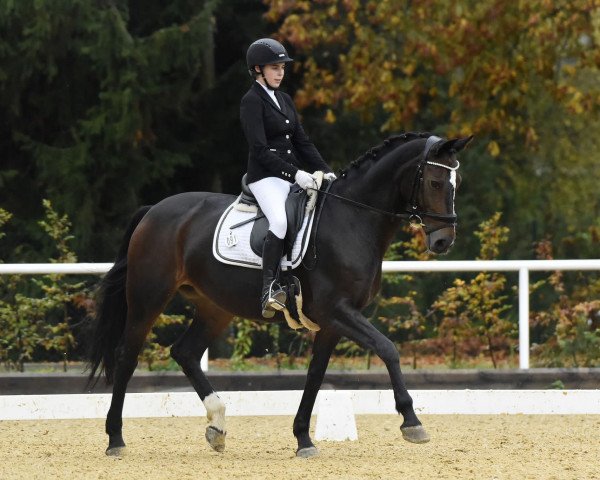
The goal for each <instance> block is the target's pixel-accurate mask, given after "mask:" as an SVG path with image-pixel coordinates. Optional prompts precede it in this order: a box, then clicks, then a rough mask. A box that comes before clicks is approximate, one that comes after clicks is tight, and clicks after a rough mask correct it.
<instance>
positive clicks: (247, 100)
mask: <svg viewBox="0 0 600 480" xmlns="http://www.w3.org/2000/svg"><path fill="white" fill-rule="evenodd" d="M292 61H293V59H291V58H290V57H289V56H288V54H287V51H286V50H285V48H284V47H283V45H281V43H279V42H278V41H276V40H272V39H270V38H261V39H260V40H257V41H255V42H254V43H253V44H252V45H250V47H249V48H248V52H247V53H246V63H247V65H248V71H249V73H250V75H251V76H252V78H254V80H255V81H254V82H253V84H252V86H251V87H250V90H248V92H247V93H246V94H245V95H244V97H243V98H242V101H241V104H240V119H241V121H242V127H243V129H244V134H245V135H246V139H247V140H248V145H249V147H250V151H249V154H248V173H247V177H246V178H247V183H248V187H249V188H250V191H251V192H252V193H253V194H254V197H255V198H256V200H257V201H258V204H259V206H260V208H261V210H262V211H263V213H264V214H265V217H267V220H268V221H269V231H268V232H267V236H266V238H265V243H264V246H263V256H262V262H263V288H262V295H261V306H262V315H263V317H265V318H271V317H273V316H274V315H275V311H277V310H282V309H283V308H284V307H285V301H286V294H285V291H284V290H283V289H282V288H281V287H280V286H279V285H278V284H277V283H276V280H277V273H278V269H279V264H280V262H281V257H282V254H283V246H284V238H285V234H286V231H287V217H286V213H285V200H286V198H287V196H288V193H289V191H290V187H291V185H292V183H293V182H294V181H295V182H296V183H297V184H298V185H299V186H300V187H302V188H303V189H305V190H306V189H307V188H309V187H312V186H313V185H314V179H313V177H312V176H311V174H310V173H313V172H315V171H317V170H321V171H324V172H325V173H326V175H325V178H327V179H328V180H333V179H334V178H335V174H333V173H332V172H331V169H330V168H329V166H328V165H327V164H326V163H325V161H324V160H323V158H322V157H321V155H320V154H319V152H318V150H317V148H316V147H315V146H314V144H313V143H312V142H311V141H310V139H309V138H308V136H307V135H306V134H305V133H304V129H303V128H302V125H301V124H300V119H299V118H298V112H297V111H296V107H295V105H294V102H293V101H292V99H291V97H290V96H289V95H288V94H286V93H283V92H281V91H279V90H278V88H279V85H280V84H281V81H282V80H283V77H284V74H285V66H286V64H287V63H290V62H292ZM309 172H310V173H309Z"/></svg>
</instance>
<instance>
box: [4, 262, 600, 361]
mask: <svg viewBox="0 0 600 480" xmlns="http://www.w3.org/2000/svg"><path fill="white" fill-rule="evenodd" d="M110 267H112V263H12V264H10V263H7V264H0V275H2V274H5V275H10V274H13V275H14V274H23V275H35V274H59V273H60V274H102V273H105V272H107V271H108V270H109V269H110ZM382 269H383V272H384V273H399V272H484V271H494V272H519V367H520V368H522V369H528V368H529V272H530V271H555V270H578V271H581V270H598V271H600V259H593V260H448V261H423V262H421V261H405V262H404V261H403V262H388V261H385V262H383V264H382ZM203 360H204V358H203ZM205 362H206V363H207V360H205ZM206 363H205V364H206ZM206 368H208V367H207V366H206Z"/></svg>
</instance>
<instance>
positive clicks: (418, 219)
mask: <svg viewBox="0 0 600 480" xmlns="http://www.w3.org/2000/svg"><path fill="white" fill-rule="evenodd" d="M440 142H443V139H442V138H440V137H436V136H435V135H432V136H431V137H429V138H428V139H427V142H426V143H425V149H424V150H423V153H422V154H421V156H420V157H421V158H420V160H419V164H418V165H417V173H416V175H415V178H414V181H413V186H412V193H411V196H410V207H409V208H408V209H406V211H405V212H402V213H394V212H388V211H386V210H381V209H379V208H376V207H372V206H371V205H367V204H365V203H360V202H357V201H355V200H351V199H349V198H346V197H342V196H341V195H336V194H335V193H331V192H329V191H326V190H321V191H320V193H324V194H325V195H329V196H332V197H335V198H339V199H340V200H344V201H345V202H348V203H351V204H353V205H356V206H357V207H361V208H364V209H366V210H371V211H372V212H375V213H379V214H380V215H385V216H387V217H391V218H393V219H395V220H406V221H408V222H410V223H411V224H413V225H419V226H421V227H423V228H424V229H425V230H426V232H427V233H428V234H429V233H432V232H435V231H436V230H441V229H442V228H445V227H446V226H445V225H442V226H440V227H437V228H433V229H428V228H427V225H426V224H425V223H424V222H423V218H432V219H434V220H438V221H440V222H443V223H447V224H448V225H449V226H456V219H457V216H456V214H454V213H451V214H441V213H432V212H427V211H423V210H421V209H420V208H419V204H418V198H419V190H420V188H421V184H422V183H423V175H424V173H425V166H426V165H433V166H435V167H441V168H445V169H446V170H450V171H451V172H454V171H456V170H458V167H460V163H459V162H458V160H457V161H456V166H455V167H449V166H448V165H444V164H442V163H437V162H432V161H431V160H427V157H429V153H430V151H431V149H432V148H433V147H434V146H435V145H437V144H438V143H440ZM309 188H310V189H311V190H317V189H316V188H312V187H309Z"/></svg>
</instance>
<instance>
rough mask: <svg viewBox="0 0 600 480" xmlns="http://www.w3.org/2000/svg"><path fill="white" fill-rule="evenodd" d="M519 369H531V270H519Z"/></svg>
mask: <svg viewBox="0 0 600 480" xmlns="http://www.w3.org/2000/svg"><path fill="white" fill-rule="evenodd" d="M519 368H522V369H528V368H529V270H528V269H527V267H522V268H520V269H519Z"/></svg>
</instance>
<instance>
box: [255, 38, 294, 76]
mask: <svg viewBox="0 0 600 480" xmlns="http://www.w3.org/2000/svg"><path fill="white" fill-rule="evenodd" d="M293 61H294V59H293V58H290V57H289V55H288V53H287V51H286V49H285V47H284V46H283V45H282V44H281V43H279V42H278V41H277V40H273V39H272V38H261V39H259V40H257V41H256V42H254V43H253V44H252V45H250V46H249V47H248V51H247V52H246V64H247V65H248V70H249V72H250V74H251V75H254V67H255V66H259V67H262V66H263V65H270V64H272V63H288V62H293Z"/></svg>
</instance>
